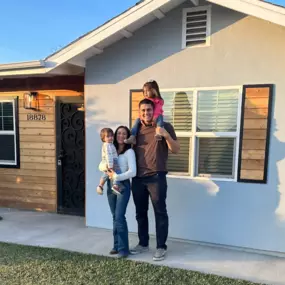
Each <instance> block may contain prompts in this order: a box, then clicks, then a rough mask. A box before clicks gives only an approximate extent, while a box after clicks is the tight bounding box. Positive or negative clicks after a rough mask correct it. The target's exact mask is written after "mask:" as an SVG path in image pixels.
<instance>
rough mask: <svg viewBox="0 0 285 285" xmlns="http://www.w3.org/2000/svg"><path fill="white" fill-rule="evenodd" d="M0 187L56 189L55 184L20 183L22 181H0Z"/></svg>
mask: <svg viewBox="0 0 285 285" xmlns="http://www.w3.org/2000/svg"><path fill="white" fill-rule="evenodd" d="M38 182H40V181H38ZM0 189H27V190H29V189H30V190H41V191H43V190H47V191H56V187H55V185H47V184H33V183H22V182H16V183H9V182H1V184H0ZM31 192H32V191H31Z"/></svg>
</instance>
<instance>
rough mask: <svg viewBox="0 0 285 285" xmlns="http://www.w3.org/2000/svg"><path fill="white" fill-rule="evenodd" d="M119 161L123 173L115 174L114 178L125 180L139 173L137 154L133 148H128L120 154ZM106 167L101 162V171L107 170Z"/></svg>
mask: <svg viewBox="0 0 285 285" xmlns="http://www.w3.org/2000/svg"><path fill="white" fill-rule="evenodd" d="M118 163H119V166H120V169H121V172H122V173H121V174H116V173H115V174H114V179H116V180H117V181H124V180H127V179H130V178H133V177H135V176H136V175H137V164H136V155H135V152H134V150H133V149H128V150H127V151H126V152H125V153H123V154H120V155H119V156H118ZM105 168H106V167H104V165H103V164H102V163H101V164H100V165H99V170H100V171H105V170H106V169H105Z"/></svg>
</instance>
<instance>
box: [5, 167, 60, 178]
mask: <svg viewBox="0 0 285 285" xmlns="http://www.w3.org/2000/svg"><path fill="white" fill-rule="evenodd" d="M2 174H5V175H24V176H27V177H28V176H34V177H49V178H54V177H56V172H55V171H54V170H38V169H32V170H31V169H22V168H21V169H13V168H0V175H2Z"/></svg>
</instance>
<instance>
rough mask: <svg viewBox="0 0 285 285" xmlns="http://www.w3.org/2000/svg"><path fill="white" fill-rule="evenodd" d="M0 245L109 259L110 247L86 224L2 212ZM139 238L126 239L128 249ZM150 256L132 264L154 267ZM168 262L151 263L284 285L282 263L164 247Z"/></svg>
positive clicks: (105, 235) (106, 235) (177, 244)
mask: <svg viewBox="0 0 285 285" xmlns="http://www.w3.org/2000/svg"><path fill="white" fill-rule="evenodd" d="M0 216H2V217H3V220H2V221H1V222H0V241H2V242H9V243H18V244H24V245H33V246H42V247H52V248H61V249H65V250H70V251H78V252H83V253H91V254H97V255H108V252H109V250H110V249H111V246H112V233H111V231H109V230H103V229H97V228H87V227H85V225H84V218H80V217H73V216H63V215H57V214H48V213H40V212H28V211H18V210H9V209H3V208H0ZM136 243H137V237H136V235H134V234H130V244H131V245H135V244H136ZM154 244H155V241H154V239H152V240H151V249H152V251H151V252H149V253H146V254H142V255H137V256H132V257H131V258H130V259H132V260H139V261H143V262H149V263H154V262H153V261H152V252H153V251H154V249H155V246H154ZM168 246H169V250H168V256H167V258H166V259H165V260H164V261H162V262H160V263H155V264H159V265H165V266H170V267H177V268H183V269H189V270H195V271H201V272H206V273H213V274H217V275H221V276H227V277H232V278H240V279H245V280H250V281H253V282H260V283H266V284H276V285H277V284H278V285H280V284H285V259H284V258H278V257H272V256H267V255H259V254H256V253H248V252H243V251H237V250H232V249H225V248H218V247H212V246H205V245H197V244H193V243H188V242H181V241H172V240H169V241H168Z"/></svg>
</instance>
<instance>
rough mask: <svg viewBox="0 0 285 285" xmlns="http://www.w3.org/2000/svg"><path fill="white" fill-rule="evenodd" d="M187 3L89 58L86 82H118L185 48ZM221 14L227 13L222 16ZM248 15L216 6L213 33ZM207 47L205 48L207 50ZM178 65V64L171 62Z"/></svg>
mask: <svg viewBox="0 0 285 285" xmlns="http://www.w3.org/2000/svg"><path fill="white" fill-rule="evenodd" d="M188 7H191V6H189V4H185V5H184V6H183V7H178V8H176V9H175V10H173V11H171V12H169V13H168V14H167V16H166V17H165V18H163V19H161V20H155V21H153V22H151V23H150V24H148V25H146V26H144V27H142V28H141V29H139V30H137V31H136V32H135V34H134V36H133V37H131V38H129V39H122V40H121V41H119V42H117V43H115V44H113V45H111V46H110V47H108V48H106V49H105V50H104V53H102V54H100V55H97V56H95V57H93V58H91V59H89V60H88V61H87V71H88V72H86V84H87V85H89V84H90V85H93V84H116V83H118V82H120V81H122V80H125V79H126V78H129V77H131V76H133V75H134V74H137V73H139V72H140V71H142V70H145V69H147V68H149V67H151V66H152V65H155V64H156V63H158V62H161V61H163V60H164V59H166V58H169V57H171V56H172V55H175V54H178V53H180V52H183V50H182V48H181V45H182V37H181V35H182V8H188ZM221 15H222V16H223V17H221ZM244 17H245V15H243V14H239V13H234V12H232V11H231V10H228V9H224V8H222V7H218V6H214V7H213V16H212V28H211V35H213V34H215V33H218V32H219V31H221V30H223V29H226V28H227V27H228V26H231V25H234V24H235V23H236V22H238V21H240V20H241V19H243V18H244ZM206 50H207V49H205V52H206ZM192 52H193V53H191V54H189V57H188V59H189V62H188V63H187V62H184V63H185V64H190V63H191V56H193V57H196V56H201V50H200V49H199V51H198V50H195V49H193V50H192ZM202 56H203V55H202ZM169 68H170V69H176V68H177V67H176V66H169Z"/></svg>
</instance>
